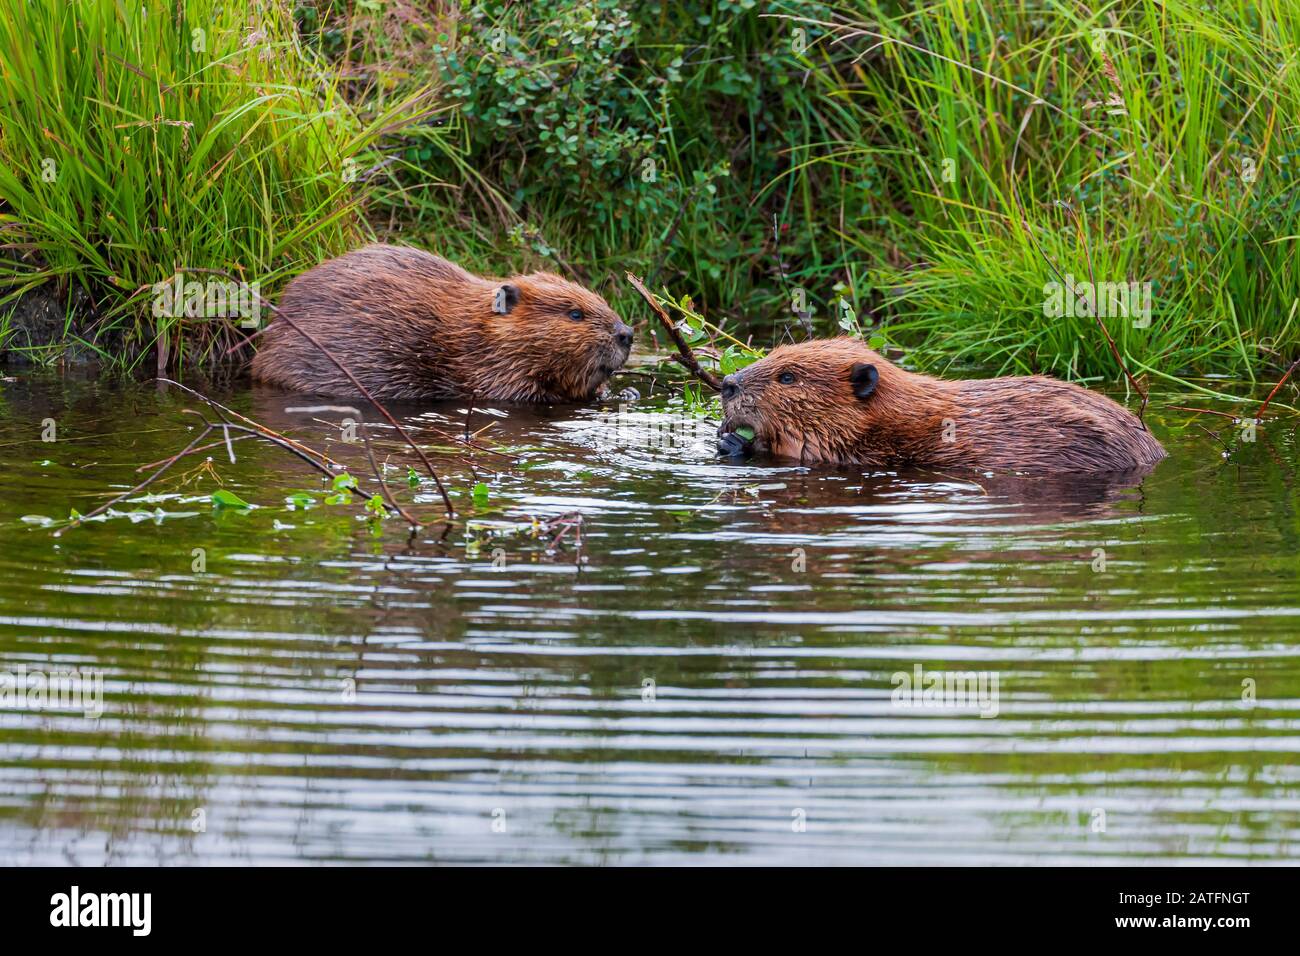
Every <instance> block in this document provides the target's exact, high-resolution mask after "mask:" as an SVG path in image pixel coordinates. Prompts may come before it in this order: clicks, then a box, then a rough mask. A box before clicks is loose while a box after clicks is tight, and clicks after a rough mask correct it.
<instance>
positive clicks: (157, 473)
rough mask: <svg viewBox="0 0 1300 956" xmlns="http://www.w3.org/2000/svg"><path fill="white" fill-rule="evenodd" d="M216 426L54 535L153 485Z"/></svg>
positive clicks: (209, 426)
mask: <svg viewBox="0 0 1300 956" xmlns="http://www.w3.org/2000/svg"><path fill="white" fill-rule="evenodd" d="M215 428H216V426H215V425H212V424H209V425H208V427H207V428H205V429H203V431H202V432H200V433H199V434H198V436H197V437H196V438H195V439H194V440H193V441H191V442H190V443H189V444H188V445H186V446H185V448H183V449H182V450H181V451H180V452H178V453H177V454H175V455H173V456H172V457H171V458H169V459H168V460H167V461H166V462H165V463H164V464H163V465H162V467H161V468H159V469H158V470H157V471H155V472H154V473H153V474H152V475H150V476H149V477H148V478H146V479H145V480H144V481H142V482H140V484H138V485H136V486H135V487H134V488H132V489H130V490H129V491H124V492H122V493H121V494H120V495H118V496H117V497H116V498H114V499H113V500H112V501H109V502H106V503H105V504H102V505H100V506H99V507H98V508H96V509H95V510H94V511H89V512H87V513H86V514H84V515H80V516H78V517H76V518H74V519H73V520H72V521H71V522H70V523H69V524H68V525H67V526H66V527H63V528H60V529H59V530H58V531H56V532H54V537H56V538H57V537H59V536H60V535H62V534H63V532H64V531H67V530H68V528H75V527H77V526H78V525H79V524H81V523H82V522H83V521H85V520H86V519H87V518H93V517H95V516H96V515H100V514H103V513H104V512H105V511H107V510H108V509H109V508H111V507H113V505H115V504H117V503H118V502H119V501H124V500H125V499H127V498H130V497H131V496H132V495H134V494H137V493H138V492H140V491H142V490H144V489H145V488H147V487H149V485H151V484H152V483H153V482H154V480H155V479H157V478H159V477H160V476H161V475H162V474H163V472H165V471H166V470H167V469H168V468H170V467H171V466H172V465H174V464H176V462H178V461H180V459H182V458H184V457H185V456H186V455H188V454H189V453H190V452H191V451H193V450H194V446H195V445H197V444H198V443H199V442H201V441H203V439H205V438H207V437H208V436H209V435H210V434H212V432H213V430H214V429H215Z"/></svg>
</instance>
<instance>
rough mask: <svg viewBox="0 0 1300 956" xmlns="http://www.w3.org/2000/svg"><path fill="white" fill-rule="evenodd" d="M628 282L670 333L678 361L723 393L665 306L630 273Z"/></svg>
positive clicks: (701, 379)
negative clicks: (702, 365)
mask: <svg viewBox="0 0 1300 956" xmlns="http://www.w3.org/2000/svg"><path fill="white" fill-rule="evenodd" d="M627 281H628V282H630V283H632V288H634V289H636V291H637V292H639V293H641V298H643V299H645V300H646V304H647V305H649V306H650V308H651V309H652V310H653V311H654V314H655V315H657V316H659V321H660V322H662V323H663V327H664V329H665V330H666V331H667V332H668V337H669V338H671V339H672V340H673V344H674V345H676V346H677V351H678V352H680V353H681V354H680V355H677V356H674V357H675V358H676V359H677V361H678V362H680V363H681V364H682V365H684V366H686V369H687V371H689V372H690V373H691V374H692V375H694V376H695V377H696V378H698V379H699V380H700V381H701V382H703V383H704V384H705V385H707V386H709V388H711V389H713V390H714V391H715V392H720V391H722V383H721V382H720V381H718V377H717V376H716V375H714V374H713V373H712V372H710V371H708V370H707V369H705V368H701V367H700V362H699V360H698V359H697V358H696V357H695V353H694V352H692V351H691V347H690V346H689V345H687V344H686V340H685V339H684V338H682V333H681V332H680V331H678V329H677V326H675V325H673V320H672V319H670V318H669V317H668V313H667V312H665V311H664V310H663V306H661V305H660V304H659V303H658V302H656V301H655V299H654V296H652V295H651V294H650V290H649V289H647V288H646V287H645V286H644V285H643V284H642V282H641V280H640V279H638V278H637V277H636V276H634V275H632V273H630V272H629V273H627Z"/></svg>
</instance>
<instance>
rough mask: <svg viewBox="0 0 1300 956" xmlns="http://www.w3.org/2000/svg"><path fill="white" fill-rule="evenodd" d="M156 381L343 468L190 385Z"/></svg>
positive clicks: (218, 412) (271, 436)
mask: <svg viewBox="0 0 1300 956" xmlns="http://www.w3.org/2000/svg"><path fill="white" fill-rule="evenodd" d="M155 381H158V382H162V383H163V384H165V385H172V386H175V387H176V388H179V389H181V390H182V391H185V392H188V393H189V394H191V395H193V396H194V397H195V398H197V399H198V400H199V401H201V402H206V403H207V404H208V405H209V406H210V407H211V408H212V409H213V410H214V411H216V412H217V414H218V415H221V417H222V418H225V416H226V415H231V416H233V417H235V418H238V419H239V420H240V421H241V422H243V423H244V424H245V425H247V426H248V427H250V428H252V429H253V430H254V431H256V432H258V433H260V434H261V435H262V436H263V437H264V438H273V439H277V440H279V441H281V442H283V443H284V444H286V445H289V446H291V447H293V448H294V449H296V450H297V451H298V452H300V453H303V452H305V453H307V454H310V455H315V456H316V457H317V458H319V459H320V460H321V461H323V462H324V463H325V464H327V465H334V466H336V467H342V466H341V465H339V463H338V462H337V461H335V460H334V459H333V458H331V457H330V456H329V455H326V454H324V453H322V452H319V451H316V449H314V448H308V447H307V446H306V445H302V444H299V443H298V442H296V441H294V440H293V439H292V438H290V437H289V436H287V435H282V434H280V433H279V432H278V431H276V430H275V429H274V428H268V427H267V426H266V425H263V424H262V423H261V422H255V421H253V419H251V418H249V417H247V416H246V415H241V414H239V412H237V411H235V410H234V409H233V408H227V407H226V406H225V405H222V404H221V403H220V402H218V401H216V400H215V399H212V398H208V396H206V395H204V394H203V393H202V392H197V391H195V390H194V389H192V388H190V387H189V386H188V385H182V384H181V383H180V382H177V381H173V380H172V379H170V378H159V379H155Z"/></svg>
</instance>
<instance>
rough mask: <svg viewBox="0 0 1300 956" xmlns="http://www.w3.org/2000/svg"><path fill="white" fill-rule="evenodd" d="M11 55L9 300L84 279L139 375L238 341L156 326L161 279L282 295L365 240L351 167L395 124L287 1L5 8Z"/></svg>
mask: <svg viewBox="0 0 1300 956" xmlns="http://www.w3.org/2000/svg"><path fill="white" fill-rule="evenodd" d="M0 49H3V50H4V51H5V54H4V60H3V63H2V64H0V116H2V118H0V198H3V200H4V206H5V208H4V215H3V218H2V220H0V221H2V222H3V224H4V227H5V234H6V237H7V239H8V245H9V248H10V249H16V250H19V251H20V252H21V253H23V256H24V258H23V259H21V260H18V261H14V262H10V263H9V264H8V270H9V277H10V279H11V280H13V281H14V282H15V285H14V286H13V287H11V289H10V295H11V296H12V295H14V294H15V293H18V292H21V291H23V290H25V289H26V288H28V287H30V286H32V285H34V284H36V283H38V282H42V281H46V280H49V279H53V280H55V281H57V282H59V283H61V284H62V285H64V286H66V285H68V284H71V283H77V284H81V285H82V286H83V287H84V288H86V289H87V290H88V291H90V292H91V294H92V296H93V298H94V300H95V302H96V305H97V306H98V308H99V311H100V313H101V314H102V320H101V324H100V326H99V327H98V328H97V329H96V330H94V331H95V333H97V334H98V335H99V336H101V337H106V338H110V339H111V338H112V336H111V333H112V332H113V331H114V330H116V331H118V332H119V333H120V335H119V336H118V338H117V339H116V341H117V343H118V344H117V351H116V354H115V355H113V356H111V357H113V358H115V359H117V360H119V361H121V362H122V363H123V364H127V365H132V364H137V363H139V362H141V361H142V360H143V359H144V358H145V357H146V356H153V357H154V359H155V362H156V366H157V368H159V369H165V368H167V367H168V366H172V365H174V366H179V365H182V364H185V363H187V362H200V361H204V360H208V359H212V358H214V357H215V356H216V355H218V354H219V353H220V351H222V349H221V348H220V346H224V345H225V344H227V343H228V342H230V341H234V340H235V339H236V338H237V336H238V331H237V329H236V328H235V326H234V323H233V322H230V321H225V320H222V319H215V318H210V317H208V316H203V315H198V316H185V315H179V316H178V315H170V314H167V315H162V316H156V315H154V312H155V310H154V309H153V307H152V306H153V302H154V293H153V291H152V287H153V286H154V284H155V283H159V282H165V281H166V280H168V279H169V278H170V277H172V276H173V275H174V274H176V273H178V272H179V273H185V272H186V271H187V270H195V269H203V268H208V269H219V270H222V271H226V272H229V273H231V274H233V275H234V276H235V277H237V278H238V279H240V280H243V281H247V282H249V283H258V284H260V286H261V287H262V288H263V290H268V289H274V288H275V287H276V286H277V285H278V284H279V283H280V282H281V281H283V280H284V278H285V277H286V276H289V275H292V274H293V273H295V272H297V271H299V270H301V269H303V268H305V267H307V266H309V265H310V264H312V263H314V262H316V261H319V259H320V258H322V257H327V256H330V255H335V254H338V253H340V252H343V251H345V250H346V249H348V248H350V247H351V246H352V245H354V244H355V243H356V242H357V241H358V240H359V238H360V237H361V236H362V235H364V233H365V228H364V225H365V224H364V220H363V218H362V216H361V214H360V208H359V207H360V205H361V202H362V200H363V197H362V196H360V195H359V194H358V190H357V189H356V188H355V186H354V185H353V184H352V183H351V182H349V181H348V180H349V178H350V177H349V175H348V172H349V168H350V167H349V166H348V163H349V162H353V163H355V162H357V160H358V157H360V158H361V159H364V151H365V150H366V148H367V146H368V144H369V143H370V141H371V140H372V139H373V138H374V132H375V129H376V127H378V126H381V125H383V124H384V123H388V122H391V121H392V115H391V114H389V115H379V116H374V117H372V118H371V119H370V120H369V121H363V120H362V119H361V118H359V117H358V115H357V113H356V112H355V110H354V109H353V107H352V106H351V105H349V104H348V103H347V102H346V101H345V100H344V99H343V98H342V96H341V93H340V81H339V79H338V77H337V76H336V75H335V74H334V73H333V72H332V71H329V70H324V69H322V67H323V65H324V64H323V62H322V61H319V60H317V58H316V57H314V56H313V55H311V54H310V53H308V52H307V51H305V50H304V49H303V48H302V46H301V44H300V42H299V40H298V37H297V34H296V31H295V28H294V24H293V22H292V20H291V19H290V18H289V16H288V15H287V13H286V12H285V10H284V9H283V6H282V5H281V4H276V3H267V2H260V3H253V4H251V5H247V6H246V5H242V4H224V3H219V2H216V0H186V2H182V3H179V4H170V3H168V4H162V5H157V4H152V5H141V4H118V3H113V2H90V3H77V4H61V3H60V4H44V3H41V4H32V3H28V2H25V0H0ZM353 168H355V167H353Z"/></svg>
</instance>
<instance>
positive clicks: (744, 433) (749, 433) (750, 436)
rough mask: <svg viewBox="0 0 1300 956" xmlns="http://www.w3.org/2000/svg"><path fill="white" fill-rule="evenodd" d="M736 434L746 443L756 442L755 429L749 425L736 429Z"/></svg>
mask: <svg viewBox="0 0 1300 956" xmlns="http://www.w3.org/2000/svg"><path fill="white" fill-rule="evenodd" d="M736 434H737V435H739V436H740V437H741V438H743V439H745V441H753V440H754V429H752V428H750V427H749V426H748V425H741V426H740V427H739V428H737V429H736Z"/></svg>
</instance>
